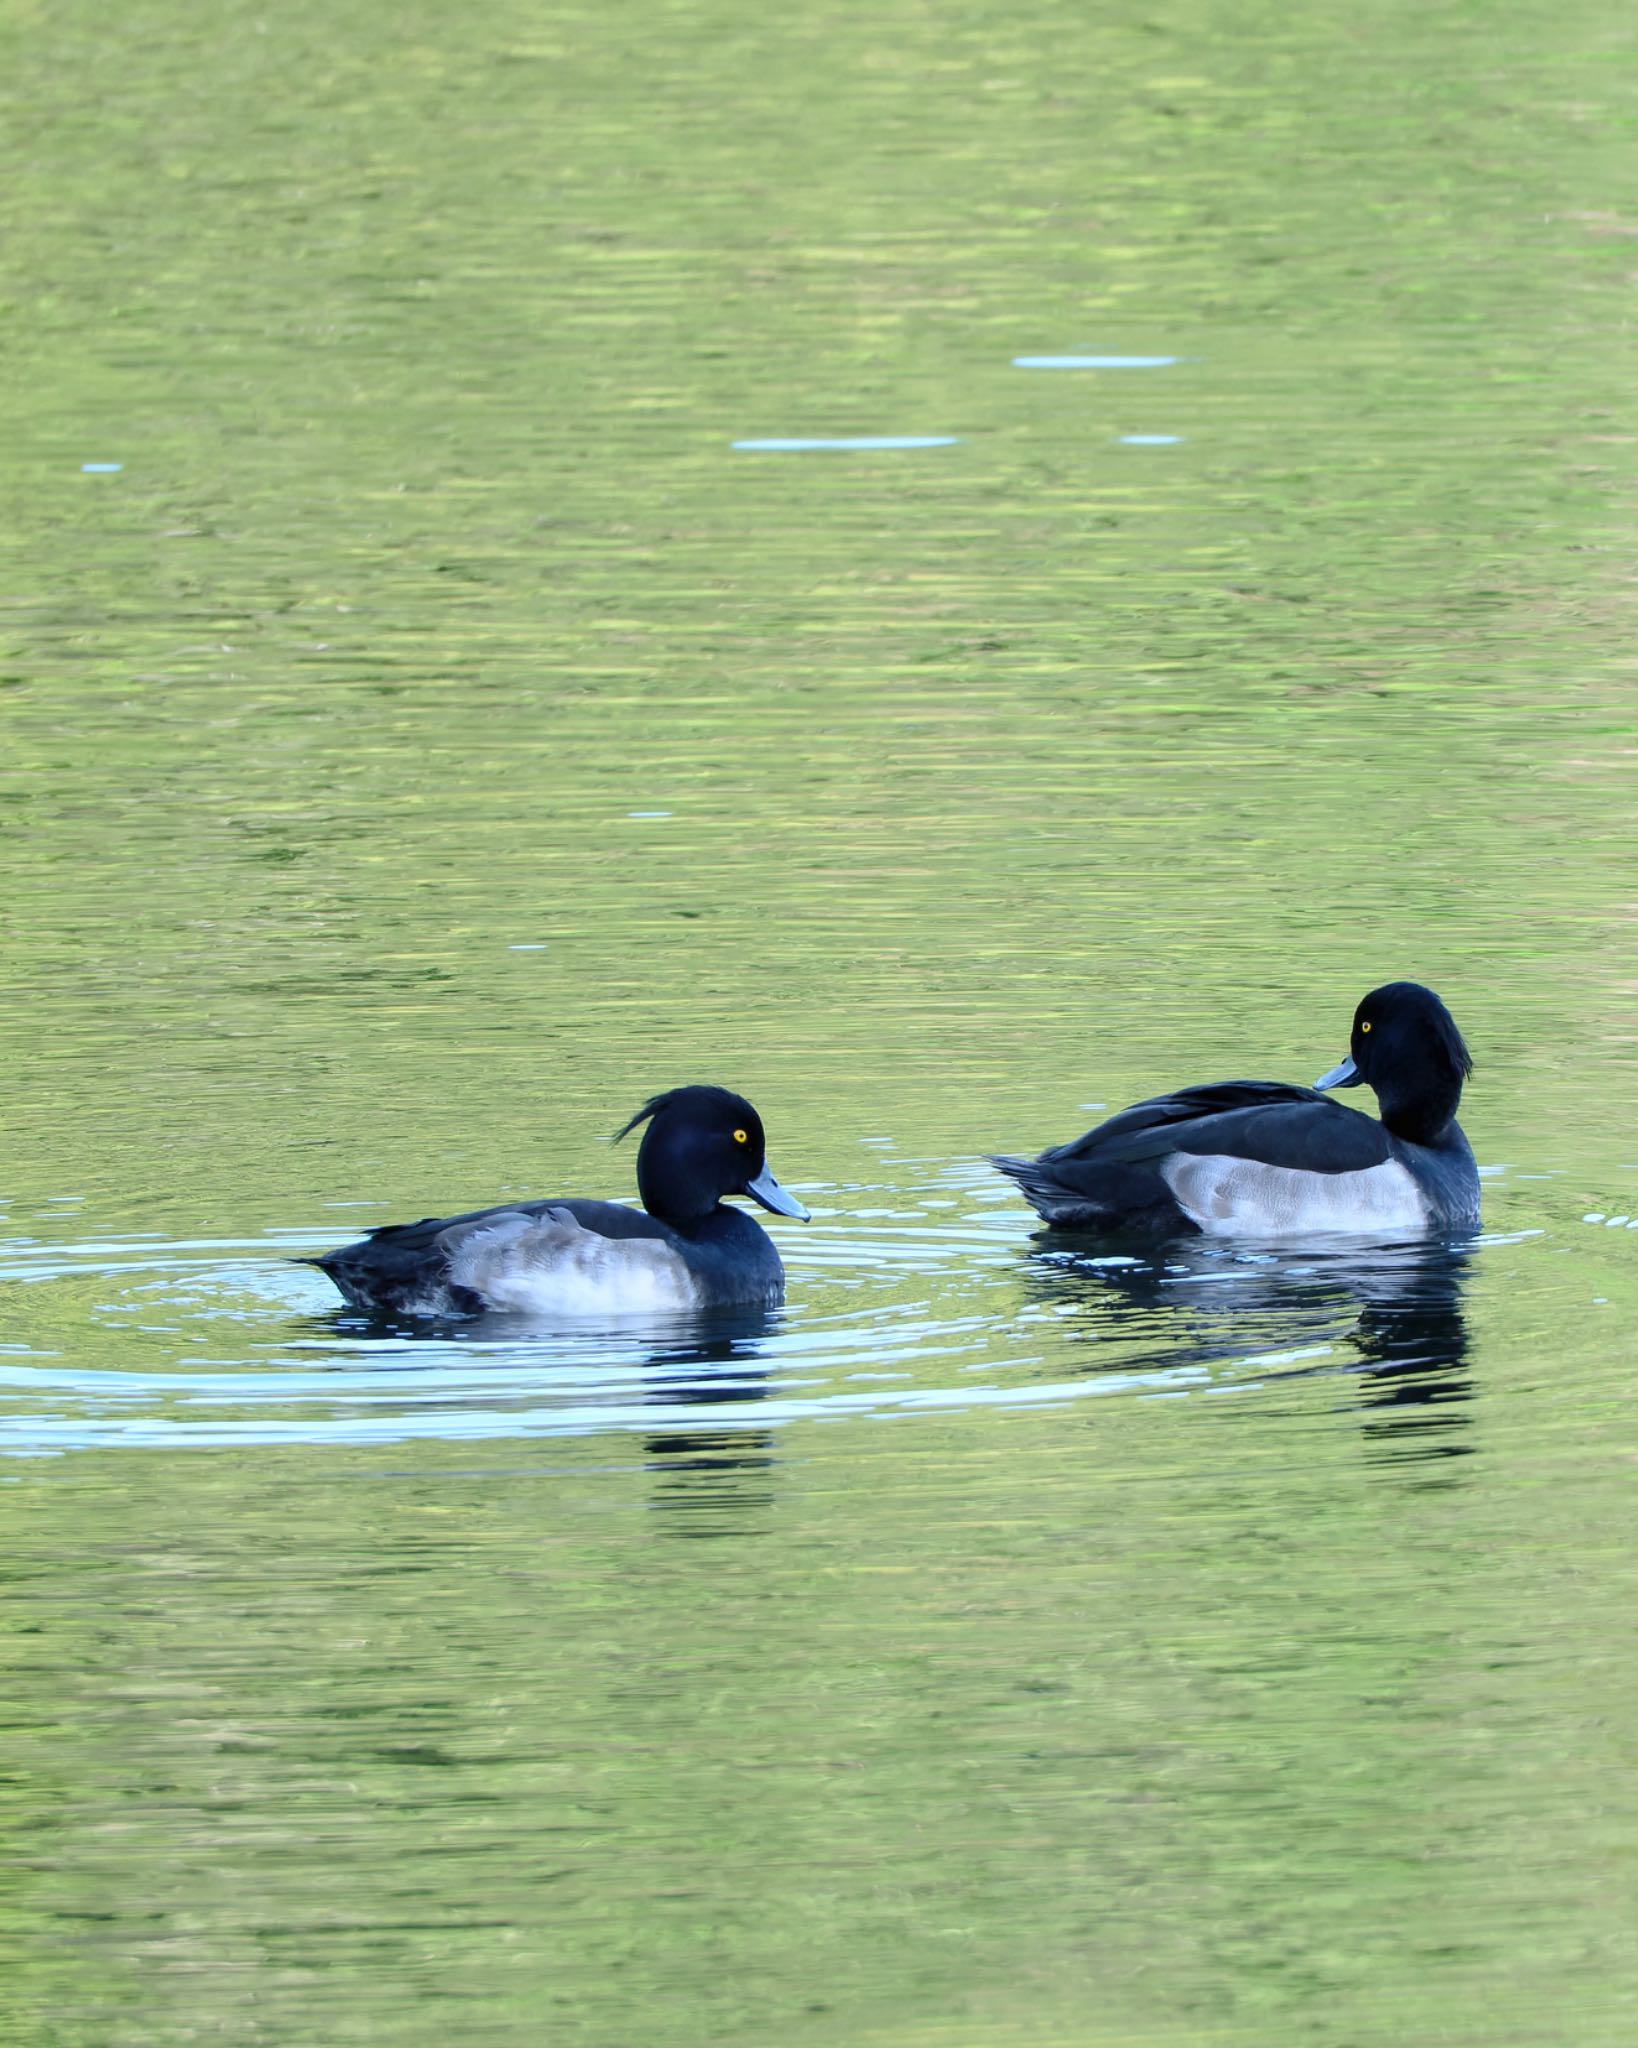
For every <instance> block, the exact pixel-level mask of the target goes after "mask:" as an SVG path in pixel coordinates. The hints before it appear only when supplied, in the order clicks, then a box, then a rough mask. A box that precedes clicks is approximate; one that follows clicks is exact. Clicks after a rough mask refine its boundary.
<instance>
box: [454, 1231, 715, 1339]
mask: <svg viewBox="0 0 1638 2048" xmlns="http://www.w3.org/2000/svg"><path fill="white" fill-rule="evenodd" d="M441 1242H443V1243H444V1246H445V1249H446V1250H447V1251H448V1253H449V1277H450V1279H451V1280H452V1281H453V1282H454V1283H455V1284H456V1285H457V1286H460V1287H470V1288H471V1290H472V1292H473V1293H474V1294H476V1295H479V1296H481V1297H482V1299H483V1300H484V1301H485V1302H487V1303H488V1305H489V1306H490V1308H492V1309H499V1310H501V1311H503V1312H507V1311H511V1312H516V1313H521V1314H533V1315H547V1314H554V1315H609V1314H614V1315H664V1314H668V1313H670V1312H671V1311H673V1310H676V1309H686V1308H692V1307H693V1306H694V1304H695V1303H696V1301H697V1300H698V1298H699V1297H698V1294H697V1292H696V1289H695V1284H694V1276H693V1275H692V1273H690V1272H689V1270H688V1267H687V1266H686V1265H685V1264H684V1262H683V1261H682V1259H681V1258H679V1257H678V1255H677V1253H676V1252H675V1251H673V1250H672V1248H671V1247H670V1245H667V1244H660V1243H657V1242H656V1241H655V1240H654V1239H653V1238H644V1237H600V1236H599V1235H598V1234H597V1232H596V1231H595V1230H583V1229H582V1228H581V1226H580V1225H579V1223H577V1222H576V1221H575V1218H574V1214H573V1212H572V1211H571V1210H568V1209H548V1210H547V1211H546V1213H545V1215H544V1216H522V1215H519V1214H517V1213H516V1212H515V1211H514V1212H513V1213H512V1214H510V1215H505V1216H497V1217H495V1218H493V1219H492V1221H490V1222H488V1223H487V1224H485V1225H484V1226H483V1227H482V1228H481V1229H474V1228H473V1227H472V1226H471V1225H468V1226H467V1228H466V1229H465V1230H463V1231H461V1232H459V1233H451V1232H448V1231H446V1232H445V1233H444V1238H443V1240H441Z"/></svg>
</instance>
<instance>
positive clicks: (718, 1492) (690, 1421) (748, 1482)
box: [643, 1309, 778, 1536]
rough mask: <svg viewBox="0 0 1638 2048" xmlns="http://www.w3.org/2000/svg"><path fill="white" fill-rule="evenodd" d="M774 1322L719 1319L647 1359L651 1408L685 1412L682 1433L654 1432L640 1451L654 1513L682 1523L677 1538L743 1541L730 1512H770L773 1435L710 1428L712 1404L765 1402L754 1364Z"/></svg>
mask: <svg viewBox="0 0 1638 2048" xmlns="http://www.w3.org/2000/svg"><path fill="white" fill-rule="evenodd" d="M777 1320H778V1317H777V1315H776V1314H775V1313H773V1312H770V1311H769V1310H766V1309H744V1310H740V1311H739V1312H737V1313H736V1314H734V1315H733V1316H732V1317H728V1316H726V1315H719V1316H718V1317H716V1318H714V1319H713V1320H712V1321H711V1322H710V1323H709V1324H701V1325H696V1326H695V1327H694V1328H693V1330H692V1331H691V1332H690V1334H689V1335H687V1336H686V1337H685V1336H683V1335H681V1334H680V1333H679V1335H678V1337H677V1339H676V1341H674V1342H671V1343H667V1344H664V1345H661V1346H659V1347H658V1348H657V1349H655V1350H654V1351H652V1352H651V1353H650V1355H649V1357H648V1360H647V1363H646V1364H645V1366H644V1369H643V1370H644V1378H645V1381H646V1383H647V1386H648V1395H647V1399H648V1402H649V1404H650V1405H651V1406H653V1407H668V1408H676V1409H679V1410H682V1411H686V1419H685V1420H681V1421H680V1423H679V1426H677V1427H667V1428H665V1429H655V1430H653V1431H651V1432H650V1433H649V1434H648V1435H647V1436H646V1437H645V1438H644V1446H643V1447H644V1451H645V1454H646V1459H647V1466H648V1470H649V1471H650V1472H651V1473H652V1474H653V1475H654V1477H655V1490H654V1495H653V1506H654V1507H655V1508H657V1509H665V1510H667V1511H669V1512H671V1513H674V1514H675V1515H677V1516H678V1517H680V1518H684V1519H682V1520H680V1521H679V1522H678V1524H677V1525H676V1526H675V1530H674V1533H676V1534H677V1535H686V1536H728V1535H736V1534H737V1535H743V1534H744V1533H745V1526H744V1523H743V1521H741V1520H739V1519H737V1516H735V1517H734V1518H732V1519H730V1516H733V1511H743V1510H745V1509H747V1508H766V1507H768V1506H770V1505H771V1504H772V1501H773V1489H772V1487H771V1485H770V1484H768V1483H767V1482H766V1481H765V1479H763V1478H762V1476H761V1475H764V1474H766V1473H768V1472H770V1471H771V1470H772V1468H773V1466H774V1464H775V1463H776V1462H777V1460H776V1458H775V1455H774V1439H773V1434H772V1432H771V1431H769V1430H762V1429H756V1428H748V1427H747V1426H746V1425H745V1424H744V1423H735V1424H734V1425H733V1426H732V1427H723V1428H720V1429H712V1428H710V1427H709V1426H708V1423H709V1410H710V1408H711V1406H712V1404H714V1403H719V1402H720V1403H728V1402H733V1403H736V1404H737V1403H741V1402H746V1401H760V1400H762V1399H763V1398H764V1397H765V1396H766V1394H767V1392H768V1375H767V1372H766V1370H765V1369H763V1368H762V1367H761V1366H759V1365H758V1364H757V1363H756V1361H757V1359H758V1358H759V1357H760V1355H761V1345H762V1341H763V1340H764V1339H765V1338H766V1337H767V1336H768V1335H769V1333H770V1332H771V1331H772V1330H773V1328H774V1326H775V1324H776V1322H777ZM701 1410H703V1411H705V1412H704V1413H700V1412H698V1411H701ZM702 1424H706V1425H707V1426H704V1427H702V1426H701V1425H702Z"/></svg>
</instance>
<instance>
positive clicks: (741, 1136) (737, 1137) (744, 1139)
mask: <svg viewBox="0 0 1638 2048" xmlns="http://www.w3.org/2000/svg"><path fill="white" fill-rule="evenodd" d="M750 1142H751V1134H750V1132H749V1131H735V1133H734V1143H735V1144H736V1145H748V1144H750Z"/></svg>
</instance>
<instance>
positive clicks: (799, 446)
mask: <svg viewBox="0 0 1638 2048" xmlns="http://www.w3.org/2000/svg"><path fill="white" fill-rule="evenodd" d="M960 439H961V436H960V435H959V434H849V435H845V436H838V437H835V438H833V439H830V440H813V441H736V442H735V443H734V444H733V445H734V446H735V447H736V448H742V449H746V450H749V451H750V452H751V453H752V454H756V455H800V454H805V453H807V452H809V451H810V450H814V449H820V448H953V447H954V446H955V444H956V443H957V442H958V441H959V440H960Z"/></svg>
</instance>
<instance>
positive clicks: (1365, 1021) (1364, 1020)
mask: <svg viewBox="0 0 1638 2048" xmlns="http://www.w3.org/2000/svg"><path fill="white" fill-rule="evenodd" d="M1359 1028H1360V1030H1361V1031H1369V1030H1370V1028H1371V1020H1370V1018H1369V1017H1361V1018H1360V1020H1359Z"/></svg>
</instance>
